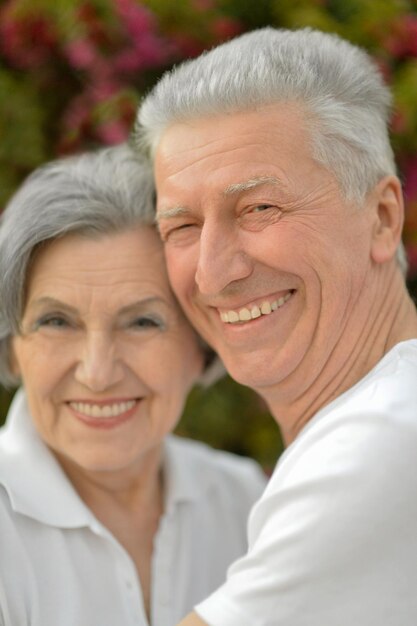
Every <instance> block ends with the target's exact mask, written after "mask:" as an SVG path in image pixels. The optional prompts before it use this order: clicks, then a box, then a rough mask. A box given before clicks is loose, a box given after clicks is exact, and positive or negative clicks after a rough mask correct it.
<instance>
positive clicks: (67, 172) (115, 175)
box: [0, 145, 154, 386]
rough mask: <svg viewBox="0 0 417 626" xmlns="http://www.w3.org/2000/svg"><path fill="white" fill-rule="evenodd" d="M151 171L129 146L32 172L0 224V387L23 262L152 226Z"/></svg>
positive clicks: (15, 322) (19, 301) (9, 380)
mask: <svg viewBox="0 0 417 626" xmlns="http://www.w3.org/2000/svg"><path fill="white" fill-rule="evenodd" d="M153 193H154V192H153V180H152V175H151V171H150V168H149V166H148V165H147V164H146V162H145V161H144V160H143V159H140V157H138V156H137V155H135V154H134V152H133V151H132V150H131V149H130V148H129V147H128V146H127V145H120V146H117V147H113V148H106V149H102V150H98V151H96V152H90V153H86V154H82V155H79V156H75V157H68V158H63V159H59V160H56V161H52V162H50V163H48V164H46V165H44V166H42V167H40V168H38V169H37V170H35V171H34V172H33V173H32V174H31V175H30V176H29V177H28V178H27V179H26V181H25V182H24V183H23V184H22V186H21V187H20V189H19V190H18V191H17V193H16V194H15V195H14V196H13V197H12V199H11V200H10V202H9V204H8V205H7V207H6V209H5V210H4V212H3V214H2V216H1V219H0V381H1V382H2V383H3V384H4V385H6V386H8V385H15V384H17V382H18V381H17V380H16V379H15V377H14V376H13V374H12V373H11V371H10V362H9V356H10V355H9V345H10V338H11V336H12V335H13V334H15V333H17V332H18V331H19V323H20V319H21V315H22V312H23V311H22V309H23V305H24V291H25V283H26V274H27V269H28V264H29V261H30V259H31V256H32V254H33V252H34V250H35V249H36V248H37V246H39V245H40V244H41V243H42V242H45V241H48V240H51V239H55V238H57V237H62V236H64V235H66V234H68V233H74V232H77V233H82V234H86V235H91V236H97V235H100V234H106V233H111V232H118V231H122V230H124V229H127V228H129V227H130V226H133V225H135V224H143V225H150V224H153V223H154V208H153V204H154V203H153Z"/></svg>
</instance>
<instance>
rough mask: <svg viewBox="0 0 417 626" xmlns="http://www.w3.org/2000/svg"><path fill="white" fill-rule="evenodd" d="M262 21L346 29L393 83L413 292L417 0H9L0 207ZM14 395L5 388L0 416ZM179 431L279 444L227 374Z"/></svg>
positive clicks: (4, 24) (2, 54)
mask: <svg viewBox="0 0 417 626" xmlns="http://www.w3.org/2000/svg"><path fill="white" fill-rule="evenodd" d="M266 25H273V26H278V27H287V28H297V27H302V26H311V27H317V28H320V29H322V30H325V31H331V32H336V33H339V34H340V35H342V36H343V37H345V38H347V39H349V40H350V41H352V42H353V43H356V44H359V45H361V46H363V47H365V48H366V49H367V50H368V51H369V52H370V53H371V54H372V55H373V56H374V58H375V59H376V60H377V62H378V64H379V66H380V68H381V70H382V72H383V74H384V76H385V78H386V80H387V81H388V83H389V84H390V85H391V87H392V90H393V93H394V96H395V110H394V113H393V117H392V124H391V130H392V141H393V145H394V149H395V152H396V155H397V161H398V165H399V170H400V174H401V177H402V180H403V184H404V190H405V194H406V202H407V217H406V226H405V242H406V246H407V250H408V255H409V261H410V270H409V286H410V290H411V292H412V293H413V294H414V295H415V294H416V293H417V0H175V2H173V1H172V0H142V1H140V0H36V2H35V1H34V0H6V1H4V0H3V1H2V3H1V4H0V208H1V207H3V206H4V205H5V203H6V202H7V200H8V198H9V197H10V195H11V194H12V193H13V192H14V190H15V189H16V188H17V186H18V185H19V183H20V182H21V181H22V179H23V178H24V177H25V176H26V175H27V174H28V173H29V172H30V171H31V170H32V169H33V168H35V167H37V166H38V165H40V164H42V163H43V162H45V161H47V160H50V159H52V158H56V157H57V156H60V155H66V154H70V153H73V152H79V151H81V150H84V149H92V148H96V147H99V146H101V145H103V144H116V143H119V142H120V141H123V140H124V139H126V138H127V136H128V134H129V131H130V128H131V125H132V122H133V120H134V116H135V111H136V108H137V105H138V102H139V100H140V98H141V96H142V95H143V94H144V93H145V92H146V91H147V90H148V89H149V88H150V87H151V86H152V85H153V84H154V82H155V81H156V80H157V79H158V77H159V76H160V75H161V73H162V72H163V71H165V70H166V69H168V68H170V67H171V66H172V65H173V64H175V63H178V62H179V61H181V60H182V59H184V58H188V57H194V56H196V55H198V54H200V53H201V52H202V51H203V50H204V49H207V48H210V47H212V46H213V45H216V44H217V43H219V42H221V41H225V40H227V39H229V38H231V37H233V36H235V35H237V34H239V33H242V32H244V31H248V30H252V29H254V28H259V27H262V26H266ZM10 399H11V393H10V392H8V391H7V390H4V389H0V423H1V422H2V421H3V420H4V418H5V415H6V412H7V408H8V405H9V402H10ZM178 431H179V432H180V433H181V434H184V435H187V436H191V437H195V438H199V439H203V440H205V441H207V442H209V443H210V444H212V445H214V446H216V447H222V448H226V449H229V450H232V451H235V452H237V453H240V454H247V455H250V456H253V457H254V458H256V459H258V460H259V461H260V462H261V463H262V464H263V465H264V466H265V467H266V468H267V469H271V468H272V466H273V464H274V462H275V460H276V458H277V456H278V454H279V453H280V451H281V450H282V442H281V438H280V434H279V431H278V429H277V427H276V425H275V423H274V421H273V420H272V418H271V417H270V415H269V414H268V409H267V407H266V406H265V405H264V403H263V402H262V401H261V400H260V399H259V398H257V397H256V396H255V395H254V394H253V393H252V392H251V391H250V390H249V389H247V388H244V387H241V386H239V385H237V384H236V383H234V382H233V381H231V380H230V379H228V378H226V379H224V380H222V381H220V382H219V383H218V384H217V385H216V386H215V387H213V388H212V389H210V390H204V389H195V390H194V391H193V392H192V394H191V397H190V399H189V402H188V404H187V407H186V411H185V414H184V417H183V420H182V421H181V423H180V425H179V427H178Z"/></svg>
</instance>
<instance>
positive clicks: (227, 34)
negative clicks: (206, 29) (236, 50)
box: [211, 16, 243, 41]
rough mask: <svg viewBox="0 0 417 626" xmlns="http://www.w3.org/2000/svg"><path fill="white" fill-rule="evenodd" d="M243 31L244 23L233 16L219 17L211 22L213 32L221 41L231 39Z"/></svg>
mask: <svg viewBox="0 0 417 626" xmlns="http://www.w3.org/2000/svg"><path fill="white" fill-rule="evenodd" d="M242 31H243V26H242V24H241V23H240V22H238V21H237V20H235V19H233V18H231V17H226V16H224V17H218V18H216V19H215V20H213V22H212V23H211V32H212V33H213V34H214V35H215V37H216V39H218V40H220V41H223V40H226V39H231V38H232V37H235V36H236V35H239V34H240V33H241V32H242Z"/></svg>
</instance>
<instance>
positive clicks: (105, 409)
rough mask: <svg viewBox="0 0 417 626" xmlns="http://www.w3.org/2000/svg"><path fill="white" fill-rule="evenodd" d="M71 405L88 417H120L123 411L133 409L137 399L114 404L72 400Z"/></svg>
mask: <svg viewBox="0 0 417 626" xmlns="http://www.w3.org/2000/svg"><path fill="white" fill-rule="evenodd" d="M69 404H70V407H71V408H72V409H74V411H77V413H82V414H83V415H86V416H87V417H100V418H103V417H104V418H106V417H118V416H119V415H122V413H126V411H129V410H130V409H132V408H133V407H134V406H135V404H136V401H135V400H129V401H127V402H118V403H114V404H103V405H101V404H87V403H85V402H70V403H69Z"/></svg>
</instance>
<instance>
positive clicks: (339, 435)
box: [196, 340, 417, 626]
mask: <svg viewBox="0 0 417 626" xmlns="http://www.w3.org/2000/svg"><path fill="white" fill-rule="evenodd" d="M196 611H197V613H198V614H199V615H200V616H201V617H202V618H203V619H204V620H205V621H206V622H207V623H208V624H209V625H210V626H416V625H417V340H411V341H406V342H403V343H401V344H398V345H397V346H395V348H394V349H393V350H391V351H390V352H389V353H388V354H386V355H385V357H384V358H383V359H382V360H381V361H380V362H379V363H378V365H377V366H376V367H375V368H374V369H373V370H372V371H371V372H370V373H369V374H368V375H367V376H366V377H365V378H363V379H362V380H361V381H360V382H359V383H358V384H357V385H355V386H354V387H353V388H351V389H350V390H349V391H347V392H346V393H344V394H343V395H341V396H340V397H339V398H338V399H336V400H335V401H334V402H332V403H331V404H329V405H328V406H326V407H325V408H324V409H322V410H321V411H320V412H319V413H318V414H316V416H315V417H314V418H313V419H312V420H311V421H310V422H309V423H308V425H307V426H306V427H305V428H304V429H303V430H302V431H301V433H300V434H299V436H298V437H297V438H296V440H295V441H294V442H293V443H292V444H291V446H289V448H288V449H287V450H286V452H285V453H284V454H283V455H282V457H281V458H280V460H279V462H278V464H277V467H276V469H275V471H274V474H273V476H272V477H271V480H270V482H269V485H268V487H267V488H266V490H265V492H264V495H263V496H262V498H261V500H260V501H259V502H258V503H257V504H256V505H255V507H254V509H253V510H252V513H251V515H250V518H249V549H248V553H247V555H246V556H244V557H243V558H241V559H239V560H238V561H237V562H236V563H235V564H233V565H232V566H231V567H230V569H229V572H228V578H227V582H226V583H225V584H224V585H223V586H222V587H221V588H220V589H219V590H218V591H217V592H215V593H214V594H212V596H211V597H210V598H208V599H207V600H206V601H205V602H202V603H201V604H199V605H198V606H197V607H196Z"/></svg>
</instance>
